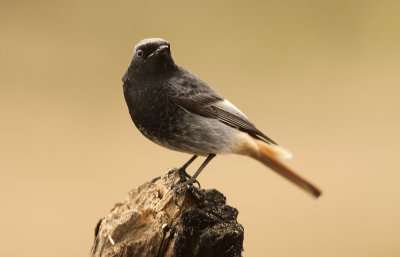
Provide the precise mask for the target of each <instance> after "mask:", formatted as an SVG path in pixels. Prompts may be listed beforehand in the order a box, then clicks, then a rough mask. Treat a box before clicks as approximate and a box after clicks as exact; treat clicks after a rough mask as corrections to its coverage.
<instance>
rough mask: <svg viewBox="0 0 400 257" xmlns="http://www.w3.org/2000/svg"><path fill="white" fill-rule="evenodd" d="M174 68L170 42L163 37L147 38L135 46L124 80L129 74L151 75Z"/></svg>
mask: <svg viewBox="0 0 400 257" xmlns="http://www.w3.org/2000/svg"><path fill="white" fill-rule="evenodd" d="M174 68H175V63H174V60H173V59H172V56H171V49H170V44H169V42H168V41H166V40H164V39H162V38H147V39H143V40H142V41H140V42H139V43H138V44H137V45H136V46H135V50H134V53H133V58H132V62H131V64H130V66H129V68H128V71H127V72H126V73H125V75H124V78H123V80H125V79H128V78H129V76H134V75H139V74H141V75H149V74H151V73H155V72H163V71H168V70H172V69H174Z"/></svg>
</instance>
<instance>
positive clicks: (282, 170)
mask: <svg viewBox="0 0 400 257" xmlns="http://www.w3.org/2000/svg"><path fill="white" fill-rule="evenodd" d="M255 141H256V144H257V146H258V154H254V155H252V157H253V158H255V159H257V160H259V161H260V162H262V163H263V164H265V165H266V166H268V167H269V168H271V169H272V170H274V171H275V172H277V173H278V174H280V175H282V176H283V177H285V178H287V179H288V180H290V181H291V182H293V183H294V184H296V185H297V186H299V187H301V188H302V189H304V190H305V191H307V192H308V193H310V194H312V195H313V196H314V197H316V198H318V197H319V196H320V195H321V191H320V190H319V189H318V188H317V187H315V186H314V185H312V184H311V183H310V182H308V181H307V180H305V179H304V178H302V177H301V176H300V175H298V174H296V172H294V171H293V170H292V169H291V168H289V167H288V166H286V165H285V164H284V163H282V162H281V161H280V160H279V159H278V158H277V157H275V156H274V155H272V152H271V150H270V149H269V148H270V146H269V145H267V144H266V143H264V142H262V141H259V140H255Z"/></svg>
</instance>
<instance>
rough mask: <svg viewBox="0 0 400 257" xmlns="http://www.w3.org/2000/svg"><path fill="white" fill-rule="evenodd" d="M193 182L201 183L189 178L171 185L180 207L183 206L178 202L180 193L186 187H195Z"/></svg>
mask: <svg viewBox="0 0 400 257" xmlns="http://www.w3.org/2000/svg"><path fill="white" fill-rule="evenodd" d="M193 183H199V182H198V181H197V180H192V179H189V180H186V181H184V182H181V183H177V184H174V185H172V186H171V189H172V191H173V192H174V202H175V204H176V205H177V206H178V207H181V206H180V205H179V204H178V194H181V193H182V192H183V190H184V189H185V188H186V189H190V188H195V187H194V186H193Z"/></svg>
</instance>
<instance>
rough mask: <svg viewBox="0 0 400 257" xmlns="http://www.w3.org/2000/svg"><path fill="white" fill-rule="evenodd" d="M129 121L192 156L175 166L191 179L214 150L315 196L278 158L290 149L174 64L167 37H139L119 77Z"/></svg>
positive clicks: (286, 155) (152, 137) (150, 136)
mask: <svg viewBox="0 0 400 257" xmlns="http://www.w3.org/2000/svg"><path fill="white" fill-rule="evenodd" d="M122 81H123V82H124V86H123V88H124V95H125V100H126V103H127V105H128V108H129V113H130V115H131V117H132V120H133V122H134V123H135V125H136V127H137V128H138V129H139V130H140V132H141V133H142V134H143V135H144V136H145V137H147V138H148V139H150V140H151V141H153V142H154V143H156V144H159V145H161V146H164V147H166V148H168V149H171V150H176V151H180V152H185V153H189V154H193V155H194V156H193V157H192V158H191V159H190V160H189V161H188V162H187V163H185V164H184V165H183V166H182V167H181V168H180V169H179V170H180V171H182V172H184V173H185V175H186V176H188V177H189V178H190V179H189V180H187V181H186V182H184V183H182V184H181V185H192V184H193V183H194V182H196V178H197V176H198V175H199V174H200V172H201V171H202V170H203V169H204V167H205V166H206V165H207V164H208V163H209V162H210V160H211V159H212V158H214V157H215V155H216V154H229V153H235V154H242V155H247V156H250V157H252V158H254V159H256V160H258V161H260V162H262V163H263V164H265V165H266V166H268V167H269V168H271V169H272V170H274V171H276V172H277V173H279V174H280V175H282V176H283V177H285V178H287V179H289V180H290V181H292V182H293V183H294V184H296V185H298V186H299V187H301V188H302V189H304V190H306V191H307V192H309V193H311V194H312V195H313V196H315V197H318V196H320V194H321V191H320V190H319V189H318V188H316V187H315V186H313V185H312V184H311V183H309V182H307V181H306V180H305V179H303V178H302V177H300V176H299V175H297V174H296V173H295V172H294V171H293V170H292V169H290V168H289V167H288V166H286V165H285V164H283V163H282V162H281V161H280V158H291V154H290V152H288V151H287V150H285V149H283V148H282V147H280V146H278V144H277V143H275V142H274V141H273V140H271V139H270V138H269V137H267V136H266V135H265V134H264V133H262V132H261V131H260V130H258V129H257V128H256V127H255V126H254V124H253V123H252V122H250V121H249V119H248V118H247V117H246V116H245V115H244V114H243V113H242V112H241V111H240V110H239V109H238V108H236V107H235V106H234V105H232V104H231V103H230V102H229V101H228V100H226V99H224V98H223V97H222V96H221V95H219V94H218V93H217V92H215V91H214V90H213V89H212V88H211V87H210V86H208V85H207V83H206V82H204V81H203V80H201V79H200V78H198V77H197V76H195V75H194V74H192V73H190V72H189V71H187V70H185V69H184V68H182V67H179V66H178V65H176V64H175V62H174V60H173V58H172V56H171V49H170V44H169V42H167V41H165V40H164V39H161V38H149V39H144V40H142V41H140V42H139V43H138V44H137V45H136V46H135V50H134V55H133V58H132V61H131V64H130V65H129V68H128V70H127V71H126V73H125V75H124V76H123V78H122ZM198 155H200V156H207V158H206V160H205V161H204V162H203V164H202V165H201V166H200V168H199V169H198V170H197V171H196V173H195V174H194V175H193V176H192V177H190V176H189V175H187V173H186V171H185V169H186V168H187V166H189V164H190V163H191V162H192V161H193V160H194V159H196V158H197V156H198Z"/></svg>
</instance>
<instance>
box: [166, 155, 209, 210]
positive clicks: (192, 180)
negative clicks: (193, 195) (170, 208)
mask: <svg viewBox="0 0 400 257" xmlns="http://www.w3.org/2000/svg"><path fill="white" fill-rule="evenodd" d="M195 156H196V155H195ZM196 157H197V156H196ZM214 157H215V154H213V153H210V154H209V155H208V156H207V158H206V159H205V161H204V162H203V163H202V164H201V166H200V168H199V169H198V170H197V171H196V173H194V175H193V176H192V177H190V178H189V180H187V181H184V182H181V183H179V184H175V185H172V189H173V190H174V201H175V204H176V205H178V199H177V197H176V195H177V193H180V192H181V191H182V188H184V187H186V186H193V183H196V182H197V180H196V178H197V176H199V174H200V173H201V171H202V170H203V169H204V168H205V167H206V166H207V164H208V163H209V162H210V161H211V160H212V159H213V158H214ZM193 160H194V159H193ZM189 161H190V160H189ZM189 164H190V163H189ZM197 183H198V182H197ZM178 206H179V205H178Z"/></svg>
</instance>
